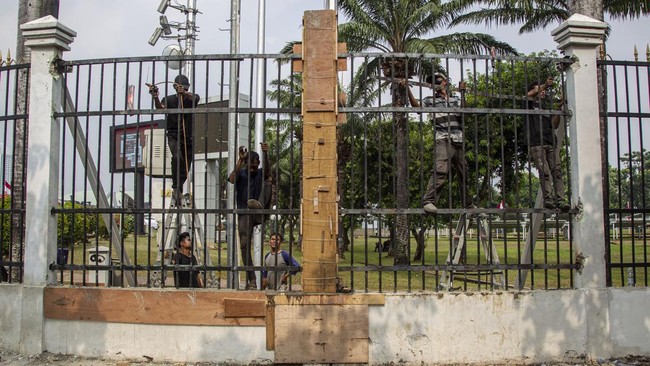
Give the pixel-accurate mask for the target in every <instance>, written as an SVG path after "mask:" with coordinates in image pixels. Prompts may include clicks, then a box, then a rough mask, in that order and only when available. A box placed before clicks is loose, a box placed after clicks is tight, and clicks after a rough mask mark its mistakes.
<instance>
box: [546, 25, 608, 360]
mask: <svg viewBox="0 0 650 366" xmlns="http://www.w3.org/2000/svg"><path fill="white" fill-rule="evenodd" d="M606 28H607V25H606V24H605V23H603V22H601V21H598V20H595V19H592V18H590V17H587V16H585V15H581V14H574V15H572V16H571V17H570V18H569V19H567V20H566V21H565V22H564V23H562V24H561V25H560V26H559V27H558V28H557V29H555V30H554V31H553V32H552V33H551V34H552V35H553V36H554V39H555V41H556V42H557V43H558V48H559V49H560V50H562V51H563V52H564V54H565V55H566V56H569V57H572V58H574V59H575V61H574V63H573V64H571V66H570V67H569V69H568V70H567V73H566V79H567V80H566V88H567V95H566V99H567V103H568V107H569V110H571V112H572V113H573V115H572V116H571V118H569V120H568V123H569V138H570V143H571V145H570V154H571V155H570V156H571V198H572V203H573V204H574V205H576V204H577V207H578V209H579V210H581V212H579V213H578V214H577V215H575V216H574V218H573V232H572V233H571V235H572V238H573V242H574V243H575V245H574V248H575V252H576V253H577V254H576V261H579V260H581V261H582V262H583V268H582V270H580V271H575V272H574V283H575V286H576V287H577V288H579V289H582V290H583V291H585V303H584V304H582V306H584V308H585V312H586V318H587V319H590V320H589V322H588V323H587V326H586V333H587V339H589V343H588V345H587V350H586V351H587V357H588V358H589V359H592V360H594V359H597V358H599V357H603V358H608V357H609V356H610V355H611V350H612V348H611V345H612V342H611V339H610V321H609V315H608V314H609V309H608V301H607V298H606V296H604V295H603V294H605V292H603V291H600V290H598V289H602V288H605V287H606V285H607V282H606V271H607V268H606V263H605V217H604V213H603V186H602V178H603V171H602V164H601V156H602V155H601V153H600V148H601V146H600V127H599V123H600V116H599V108H598V106H599V103H598V75H597V72H598V71H597V65H596V60H597V58H598V47H599V46H600V44H601V42H602V38H603V35H604V34H605V29H606ZM579 258H582V259H579Z"/></svg>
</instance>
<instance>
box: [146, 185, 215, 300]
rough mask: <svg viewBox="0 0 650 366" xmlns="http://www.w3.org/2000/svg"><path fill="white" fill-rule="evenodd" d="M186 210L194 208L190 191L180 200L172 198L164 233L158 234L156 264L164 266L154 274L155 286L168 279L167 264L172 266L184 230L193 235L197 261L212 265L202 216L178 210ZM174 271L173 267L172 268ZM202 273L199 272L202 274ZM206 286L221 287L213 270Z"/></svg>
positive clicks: (153, 281)
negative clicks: (179, 236)
mask: <svg viewBox="0 0 650 366" xmlns="http://www.w3.org/2000/svg"><path fill="white" fill-rule="evenodd" d="M179 208H180V209H182V210H186V209H192V208H194V205H193V203H192V197H191V195H190V194H189V193H186V194H184V195H183V196H182V197H181V200H180V202H179V201H177V200H176V199H175V198H174V197H172V199H171V203H170V205H169V211H171V213H168V214H166V218H165V219H164V223H165V225H164V228H163V230H164V231H163V233H164V234H162V235H158V237H157V241H158V254H157V256H156V266H162V269H161V270H160V271H155V272H154V273H153V275H152V280H151V284H152V286H154V287H159V286H162V285H163V284H164V283H165V281H166V279H167V273H166V272H167V271H168V270H167V269H165V268H164V267H165V266H171V265H172V263H171V261H172V258H173V256H174V251H175V250H177V249H178V248H176V246H177V240H178V235H179V234H180V233H182V232H184V231H187V232H189V233H190V235H191V236H192V242H193V245H192V253H193V254H194V256H195V257H196V261H197V263H199V264H203V263H205V265H206V266H211V265H212V260H211V258H210V255H209V253H207V248H205V245H204V242H203V237H204V236H203V227H202V225H201V218H200V217H199V214H198V213H196V212H192V213H189V212H180V213H179V212H178V211H177V210H178V209H179ZM204 250H205V251H206V256H205V262H204V260H203V257H204V256H203V254H204ZM170 271H171V272H172V273H173V269H170ZM201 275H202V274H199V276H201ZM206 277H207V278H206V284H205V287H206V288H207V287H216V288H219V287H220V284H219V281H218V279H217V278H216V277H215V275H214V272H213V271H208V272H207V276H206Z"/></svg>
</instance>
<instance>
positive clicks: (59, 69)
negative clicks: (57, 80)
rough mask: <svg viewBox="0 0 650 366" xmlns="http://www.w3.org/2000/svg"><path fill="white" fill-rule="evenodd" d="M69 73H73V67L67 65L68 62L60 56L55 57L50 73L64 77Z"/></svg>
mask: <svg viewBox="0 0 650 366" xmlns="http://www.w3.org/2000/svg"><path fill="white" fill-rule="evenodd" d="M68 72H72V65H67V63H66V61H65V60H63V59H62V58H60V57H59V56H56V57H54V60H52V62H50V73H56V74H58V75H62V74H65V73H68Z"/></svg>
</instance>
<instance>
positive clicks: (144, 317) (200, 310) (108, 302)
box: [43, 287, 266, 326]
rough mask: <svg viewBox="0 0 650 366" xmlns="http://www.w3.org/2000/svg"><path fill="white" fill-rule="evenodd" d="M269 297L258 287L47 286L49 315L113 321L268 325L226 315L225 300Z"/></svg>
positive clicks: (47, 312)
mask: <svg viewBox="0 0 650 366" xmlns="http://www.w3.org/2000/svg"><path fill="white" fill-rule="evenodd" d="M226 299H241V300H255V301H265V300H266V295H265V294H264V293H263V292H257V291H246V292H239V291H223V292H222V291H205V290H197V291H191V290H172V289H168V290H157V289H137V290H134V289H113V288H104V289H97V288H65V287H49V288H46V289H45V295H44V299H43V301H44V307H45V310H44V312H45V317H46V318H48V319H61V320H88V321H101V322H109V323H134V324H174V325H241V326H264V324H265V322H264V318H262V317H237V318H226V316H225V305H224V304H225V300H226Z"/></svg>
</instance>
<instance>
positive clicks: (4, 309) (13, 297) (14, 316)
mask: <svg viewBox="0 0 650 366" xmlns="http://www.w3.org/2000/svg"><path fill="white" fill-rule="evenodd" d="M22 293H23V288H22V286H13V285H3V284H0V349H1V348H4V349H10V350H17V349H18V342H19V341H20V318H21V314H20V303H21V302H22Z"/></svg>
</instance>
